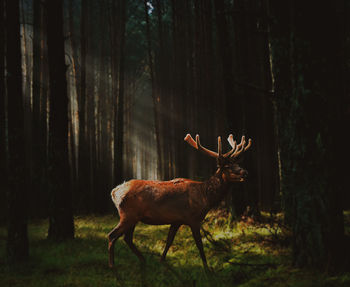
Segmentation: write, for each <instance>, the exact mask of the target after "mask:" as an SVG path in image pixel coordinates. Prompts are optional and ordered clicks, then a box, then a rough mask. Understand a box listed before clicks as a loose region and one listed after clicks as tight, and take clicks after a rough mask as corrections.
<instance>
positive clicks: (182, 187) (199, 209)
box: [108, 134, 252, 270]
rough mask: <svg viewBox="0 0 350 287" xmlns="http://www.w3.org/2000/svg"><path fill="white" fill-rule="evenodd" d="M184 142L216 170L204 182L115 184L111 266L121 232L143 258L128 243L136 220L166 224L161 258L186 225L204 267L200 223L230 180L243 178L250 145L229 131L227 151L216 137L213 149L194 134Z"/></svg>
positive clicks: (175, 180)
mask: <svg viewBox="0 0 350 287" xmlns="http://www.w3.org/2000/svg"><path fill="white" fill-rule="evenodd" d="M184 140H185V141H186V142H187V143H188V144H189V145H191V146H192V147H193V148H195V149H196V150H199V151H201V152H203V153H204V154H206V155H208V156H210V157H213V158H215V159H216V161H217V170H216V172H215V174H214V175H213V176H211V177H210V178H209V179H208V180H206V181H204V182H200V181H194V180H191V179H185V178H176V179H173V180H170V181H152V180H135V179H133V180H130V181H128V182H125V183H123V184H121V185H118V186H117V187H116V188H114V189H113V190H112V192H111V196H112V200H113V202H114V204H115V206H116V207H117V209H118V212H119V216H120V221H119V224H118V225H117V226H116V227H115V228H114V229H113V230H112V231H111V232H110V233H109V234H108V240H109V242H108V243H109V244H108V251H109V266H110V267H113V266H114V244H115V242H116V240H117V239H118V238H119V237H120V236H122V235H124V241H125V242H126V244H127V245H128V246H129V247H130V249H131V250H132V251H133V252H134V253H135V255H136V256H137V257H138V258H139V259H140V261H141V262H144V257H143V255H142V254H141V252H140V251H139V250H138V249H137V247H136V246H135V245H134V243H133V233H134V229H135V226H136V224H137V223H138V222H139V221H141V222H143V223H145V224H151V225H164V224H170V229H169V233H168V238H167V241H166V246H165V249H164V252H163V254H162V256H161V261H164V260H165V257H166V254H167V252H168V250H169V248H170V246H171V244H172V243H173V240H174V237H175V235H176V232H177V231H178V229H179V227H180V226H181V225H188V226H189V227H190V228H191V231H192V235H193V238H194V240H195V243H196V245H197V248H198V250H199V254H200V257H201V259H202V262H203V266H204V268H205V269H206V270H207V269H208V264H207V260H206V257H205V254H204V250H203V244H202V239H201V234H200V225H201V222H202V221H203V219H204V218H205V216H206V214H207V213H208V212H209V210H211V209H212V208H214V207H215V206H217V205H218V204H219V203H220V202H221V201H222V200H223V198H224V197H225V195H226V194H227V192H228V190H229V186H230V184H231V183H233V182H243V181H244V180H245V178H246V177H247V175H248V172H247V171H246V170H244V169H243V168H241V167H240V166H239V165H238V162H239V161H240V159H241V156H242V154H243V153H244V152H245V151H247V150H248V148H249V147H250V146H251V143H252V141H251V139H249V141H248V143H247V142H246V140H245V137H244V136H242V139H241V142H240V144H237V143H236V141H234V140H233V136H232V135H229V137H228V139H227V140H228V142H229V144H230V146H231V150H230V151H228V152H227V153H224V154H223V153H222V145H221V138H220V137H218V151H217V152H214V151H211V150H209V149H207V148H205V147H203V146H202V145H201V144H200V141H199V135H197V136H196V140H194V139H193V138H192V137H191V135H190V134H187V135H186V137H185V139H184Z"/></svg>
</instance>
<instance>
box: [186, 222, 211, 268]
mask: <svg viewBox="0 0 350 287" xmlns="http://www.w3.org/2000/svg"><path fill="white" fill-rule="evenodd" d="M190 227H191V230H192V235H193V238H194V241H195V242H196V245H197V248H198V250H199V254H200V256H201V258H202V262H203V266H204V269H206V270H209V268H208V264H207V259H206V258H205V254H204V249H203V243H202V237H201V232H200V225H197V224H196V225H191V226H190Z"/></svg>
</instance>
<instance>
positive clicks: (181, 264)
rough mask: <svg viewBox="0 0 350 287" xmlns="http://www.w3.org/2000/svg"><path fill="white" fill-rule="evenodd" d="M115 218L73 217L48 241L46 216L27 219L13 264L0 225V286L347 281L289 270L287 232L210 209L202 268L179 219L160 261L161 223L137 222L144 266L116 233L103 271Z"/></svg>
mask: <svg viewBox="0 0 350 287" xmlns="http://www.w3.org/2000/svg"><path fill="white" fill-rule="evenodd" d="M348 215H349V216H350V212H349V214H348ZM263 216H266V217H267V216H268V215H263ZM346 216H347V215H346ZM117 223H118V219H117V217H116V216H112V215H107V216H79V217H76V218H75V231H76V234H75V239H74V240H70V241H66V242H60V243H55V242H52V241H50V240H47V239H46V237H47V229H48V221H47V220H39V221H33V222H31V223H30V224H29V229H28V230H29V238H30V259H29V260H28V261H27V262H26V263H24V264H21V265H18V266H14V267H9V266H7V265H6V263H5V259H4V258H5V238H6V230H5V228H4V227H2V228H0V286H50V287H51V286H52V287H53V286H123V287H124V286H204V287H206V286H245V287H251V286H259V287H260V286H262V287H264V286H295V287H297V286H341V287H343V286H344V287H345V286H350V274H349V273H345V274H343V275H341V276H336V277H329V276H327V275H324V274H319V273H314V272H312V271H307V270H306V271H305V270H300V269H293V268H292V267H291V266H290V248H289V247H288V244H286V242H287V243H288V236H289V234H288V231H286V230H284V229H283V228H278V226H274V223H273V222H272V223H271V222H268V221H266V222H265V223H261V222H256V221H254V220H251V219H249V218H246V219H244V220H241V221H238V222H234V223H228V220H227V216H223V215H222V214H221V213H220V212H212V213H210V214H209V215H208V218H207V220H205V222H204V224H203V229H202V235H203V245H204V249H205V253H206V255H207V259H208V263H209V266H210V269H211V274H210V275H206V274H205V272H204V270H203V267H202V261H201V259H200V256H199V253H198V250H197V247H196V245H195V243H194V240H193V238H192V234H191V231H190V228H189V227H187V226H182V227H181V228H180V230H179V231H178V233H177V235H176V237H175V240H174V243H173V245H172V247H171V248H170V250H169V252H168V255H167V262H166V263H163V264H162V263H160V262H159V259H160V255H161V253H162V252H163V249H164V246H165V243H166V238H167V233H168V229H169V226H150V225H145V224H138V225H137V227H136V229H135V233H134V242H135V244H136V245H137V246H138V248H139V249H140V250H141V252H142V253H143V254H144V256H145V257H146V265H145V266H142V265H141V264H140V263H139V261H138V259H137V257H136V256H135V255H134V254H133V253H132V252H131V251H130V249H129V248H128V247H127V245H126V244H125V242H124V241H123V240H122V239H119V240H118V241H117V243H116V246H115V261H116V266H115V268H114V269H112V270H111V269H109V267H108V254H107V234H108V232H109V231H110V230H111V229H112V228H113V227H114V226H116V225H117ZM314 282H315V283H314Z"/></svg>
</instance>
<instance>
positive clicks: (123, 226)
mask: <svg viewBox="0 0 350 287" xmlns="http://www.w3.org/2000/svg"><path fill="white" fill-rule="evenodd" d="M131 227H135V224H134V223H130V222H127V221H125V220H122V219H121V220H120V222H119V223H118V225H117V226H116V227H115V228H114V229H113V230H112V231H111V232H110V233H108V254H109V267H113V266H114V244H115V242H116V240H117V239H118V238H119V237H120V236H122V235H123V234H125V233H126V232H127V230H129V229H130V228H131Z"/></svg>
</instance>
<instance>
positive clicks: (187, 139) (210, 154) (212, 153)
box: [184, 134, 221, 158]
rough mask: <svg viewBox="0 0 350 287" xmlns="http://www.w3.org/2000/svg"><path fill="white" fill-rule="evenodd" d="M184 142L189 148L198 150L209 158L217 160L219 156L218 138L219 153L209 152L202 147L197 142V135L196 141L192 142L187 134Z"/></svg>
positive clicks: (219, 143)
mask: <svg viewBox="0 0 350 287" xmlns="http://www.w3.org/2000/svg"><path fill="white" fill-rule="evenodd" d="M184 140H185V141H186V142H187V143H188V144H189V145H190V146H192V147H194V148H195V149H197V150H200V151H201V152H203V153H204V154H206V155H209V156H211V157H214V158H218V157H219V154H220V153H221V138H220V137H218V151H219V153H217V152H214V151H211V150H209V149H207V148H205V147H203V146H202V145H201V143H200V141H199V135H196V141H194V139H193V138H192V137H191V135H190V134H187V135H186V137H185V138H184Z"/></svg>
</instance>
